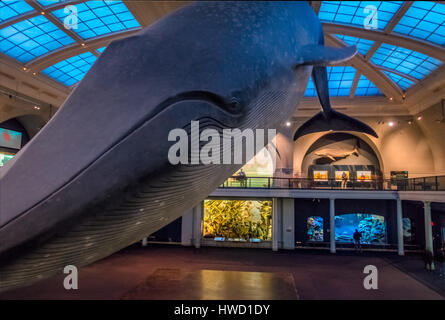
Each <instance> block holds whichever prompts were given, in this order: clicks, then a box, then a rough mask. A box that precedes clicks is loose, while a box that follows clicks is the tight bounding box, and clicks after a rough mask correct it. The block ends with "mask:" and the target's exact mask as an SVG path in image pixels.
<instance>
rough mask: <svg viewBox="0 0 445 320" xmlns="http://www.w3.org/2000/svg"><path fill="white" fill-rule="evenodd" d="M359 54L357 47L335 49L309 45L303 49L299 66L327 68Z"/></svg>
mask: <svg viewBox="0 0 445 320" xmlns="http://www.w3.org/2000/svg"><path fill="white" fill-rule="evenodd" d="M356 53H357V47H356V46H351V47H344V48H334V47H326V46H324V45H319V44H315V45H307V46H304V47H303V48H302V49H301V54H300V61H298V62H299V63H298V64H299V65H314V66H326V65H328V64H337V63H342V62H344V61H347V60H349V59H351V58H352V57H354V55H355V54H356Z"/></svg>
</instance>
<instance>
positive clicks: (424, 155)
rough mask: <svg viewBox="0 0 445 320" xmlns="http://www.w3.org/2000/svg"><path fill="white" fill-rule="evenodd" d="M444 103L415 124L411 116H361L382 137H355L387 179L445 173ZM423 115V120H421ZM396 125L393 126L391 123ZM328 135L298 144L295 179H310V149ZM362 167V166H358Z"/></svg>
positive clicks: (362, 135)
mask: <svg viewBox="0 0 445 320" xmlns="http://www.w3.org/2000/svg"><path fill="white" fill-rule="evenodd" d="M440 108H441V107H440V104H438V105H434V106H432V107H430V108H428V109H426V110H425V111H423V112H421V113H419V114H418V115H414V116H413V117H412V118H413V120H412V122H411V124H410V123H409V122H408V120H407V117H406V116H405V117H386V116H385V117H377V116H375V117H361V118H360V117H358V119H360V120H361V121H363V122H365V123H367V124H368V125H370V126H371V127H372V128H373V129H374V130H375V131H376V132H377V134H378V136H379V138H374V137H371V136H368V135H365V134H360V133H354V132H351V134H353V135H355V136H357V137H359V138H360V139H362V140H363V141H364V142H366V143H367V144H368V145H369V146H370V147H371V148H372V149H373V151H374V153H375V154H376V156H377V158H378V159H379V162H380V169H381V171H382V172H383V174H384V177H385V178H389V177H390V172H391V171H408V176H409V177H410V178H413V177H424V176H433V175H444V174H445V143H444V137H445V123H439V122H438V121H436V120H438V119H440V117H441V110H440ZM418 116H421V120H418V119H417V117H418ZM391 121H392V122H393V123H394V125H393V126H389V122H391ZM326 134H328V133H327V132H322V133H313V134H309V135H306V136H303V137H301V138H299V139H298V140H297V141H295V142H294V150H293V152H294V159H293V164H294V169H293V172H294V176H301V177H308V172H306V171H307V170H305V169H304V168H303V163H304V158H305V155H306V153H307V151H308V150H309V149H310V147H311V146H312V145H313V144H314V143H315V142H316V141H317V140H318V139H320V138H321V137H322V136H324V135H326ZM357 164H359V163H357Z"/></svg>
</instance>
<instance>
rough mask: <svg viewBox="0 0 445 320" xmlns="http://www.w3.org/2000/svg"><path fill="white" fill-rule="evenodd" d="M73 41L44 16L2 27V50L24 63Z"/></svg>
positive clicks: (0, 48)
mask: <svg viewBox="0 0 445 320" xmlns="http://www.w3.org/2000/svg"><path fill="white" fill-rule="evenodd" d="M73 42H74V40H73V39H72V38H70V37H69V36H68V35H67V34H66V33H65V32H63V31H62V30H60V29H59V28H58V27H56V26H55V25H54V24H53V23H52V22H50V21H49V20H48V19H46V18H45V17H44V16H36V17H33V18H30V19H28V20H24V21H20V22H17V23H15V24H13V25H11V26H9V27H6V28H3V29H0V51H2V52H3V53H5V54H6V55H8V56H10V57H12V58H15V59H17V60H18V61H20V62H23V63H25V62H28V61H30V60H32V59H34V58H36V57H39V56H41V55H43V54H45V53H48V52H50V51H53V50H56V49H58V48H60V47H63V46H66V45H69V44H72V43H73Z"/></svg>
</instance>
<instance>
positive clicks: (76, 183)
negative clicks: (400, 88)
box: [0, 2, 356, 291]
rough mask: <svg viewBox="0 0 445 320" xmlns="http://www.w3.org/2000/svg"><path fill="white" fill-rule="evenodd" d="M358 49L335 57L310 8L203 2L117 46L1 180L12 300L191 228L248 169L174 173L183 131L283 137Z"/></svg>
mask: <svg viewBox="0 0 445 320" xmlns="http://www.w3.org/2000/svg"><path fill="white" fill-rule="evenodd" d="M355 52H356V49H355V48H343V49H333V48H324V46H323V31H322V28H321V24H320V23H319V21H318V18H317V16H316V15H315V14H314V12H313V11H312V9H311V8H310V6H309V5H308V4H307V3H302V2H297V3H286V2H283V3H280V2H270V3H269V2H258V3H256V2H255V3H254V2H229V3H224V2H214V3H212V2H206V3H194V4H192V5H189V6H186V7H184V8H182V9H180V10H178V11H176V12H174V13H172V14H171V15H169V16H167V17H166V18H164V19H162V20H160V21H158V22H157V23H155V24H153V25H151V26H150V27H148V28H146V29H144V30H141V31H140V32H139V33H138V34H136V35H134V36H131V37H129V38H126V39H123V40H118V41H115V42H113V43H111V44H110V45H109V47H108V48H107V49H106V50H105V52H104V53H103V54H102V55H101V57H100V58H99V59H98V60H97V61H96V63H95V64H94V66H93V67H92V68H91V69H90V71H89V72H88V73H87V74H86V76H85V77H84V79H83V80H82V81H81V82H80V84H79V85H78V87H77V88H76V89H74V90H73V92H72V93H71V94H70V96H69V97H68V98H67V100H66V101H65V103H64V104H63V106H62V107H61V108H60V110H59V111H58V112H57V113H56V115H55V116H54V117H53V118H52V119H51V120H50V122H49V123H48V124H47V125H46V126H45V127H44V128H43V129H42V130H41V131H40V132H39V133H38V134H37V135H36V136H35V137H34V138H33V139H32V140H31V141H30V143H28V144H27V145H26V146H25V147H24V148H23V149H22V150H21V151H20V152H19V153H18V155H17V156H16V157H15V158H14V159H12V160H11V161H9V162H8V163H7V164H6V166H5V167H3V168H2V169H1V170H0V197H1V198H0V291H5V290H9V289H11V288H15V287H20V286H24V285H28V284H31V283H33V282H35V281H38V280H40V279H43V278H46V277H49V276H51V275H54V274H57V273H62V270H63V268H64V267H65V266H66V265H75V266H77V267H81V266H84V265H87V264H89V263H92V262H94V261H97V260H99V259H101V258H103V257H106V256H108V255H110V254H112V253H114V252H116V251H118V250H120V249H122V248H124V247H126V246H128V245H130V244H132V243H134V242H137V241H139V240H140V239H141V238H143V237H144V236H147V235H149V234H151V233H153V232H154V231H156V230H158V229H160V228H161V227H162V226H164V225H166V224H168V223H169V222H171V221H173V220H175V219H176V218H178V217H179V216H180V215H181V214H183V213H184V212H186V211H187V210H189V209H190V208H192V207H193V206H195V205H197V204H198V203H200V202H201V201H202V200H203V199H205V197H207V196H208V195H209V194H210V193H211V192H212V191H213V190H214V189H216V188H217V186H218V185H219V184H221V183H222V182H223V181H224V180H225V179H227V177H229V176H230V175H231V174H233V172H235V171H236V170H237V169H238V168H239V167H241V165H203V164H200V165H176V166H174V165H171V164H169V162H168V158H167V153H168V150H169V148H170V146H171V145H172V144H173V142H169V141H168V139H167V137H168V133H169V131H170V130H172V129H174V128H188V127H189V126H190V121H192V120H199V121H200V128H201V130H202V129H205V128H216V129H217V130H222V129H223V128H240V129H245V128H252V129H256V128H263V129H268V128H278V127H279V126H281V124H282V123H283V122H284V121H286V120H287V119H289V117H290V116H291V115H292V114H293V112H294V111H295V109H296V107H297V105H298V102H299V100H300V98H301V97H302V96H303V94H304V91H305V88H306V86H307V82H308V79H309V76H310V74H311V72H312V68H313V66H316V67H317V68H321V69H318V70H321V71H320V72H322V71H323V68H324V65H326V64H329V63H336V62H342V61H344V60H347V59H349V58H351V57H352V56H353V55H354V54H355ZM314 69H315V68H314ZM318 78H322V77H318ZM317 89H318V90H319V93H320V90H327V83H323V84H321V83H318V84H317ZM325 98H326V97H325Z"/></svg>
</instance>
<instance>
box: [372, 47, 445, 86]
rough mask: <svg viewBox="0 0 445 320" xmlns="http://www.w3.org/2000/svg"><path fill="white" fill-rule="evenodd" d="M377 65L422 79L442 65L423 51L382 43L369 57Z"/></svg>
mask: <svg viewBox="0 0 445 320" xmlns="http://www.w3.org/2000/svg"><path fill="white" fill-rule="evenodd" d="M371 61H372V62H373V63H375V64H377V65H381V66H383V67H387V68H390V69H393V70H396V71H399V72H402V73H405V74H408V75H410V76H413V77H415V78H417V79H423V78H424V77H425V76H427V75H428V74H430V73H431V71H433V70H435V69H437V67H439V66H441V65H442V62H440V61H439V60H436V59H434V58H431V57H429V56H427V55H425V54H423V53H419V52H415V51H412V50H409V49H405V48H402V47H396V46H393V45H390V44H386V43H383V44H382V45H381V46H380V47H379V48H378V49H377V51H376V52H375V53H374V55H373V56H372V58H371Z"/></svg>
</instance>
